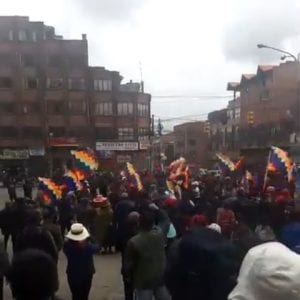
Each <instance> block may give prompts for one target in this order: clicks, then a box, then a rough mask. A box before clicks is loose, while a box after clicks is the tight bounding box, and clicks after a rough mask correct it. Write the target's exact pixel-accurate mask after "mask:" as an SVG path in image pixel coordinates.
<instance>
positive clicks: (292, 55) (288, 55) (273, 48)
mask: <svg viewBox="0 0 300 300" xmlns="http://www.w3.org/2000/svg"><path fill="white" fill-rule="evenodd" d="M257 48H259V49H262V48H265V49H271V50H274V51H277V52H280V53H283V54H284V56H282V57H281V59H282V60H284V59H286V58H288V57H291V58H292V59H293V60H294V61H298V62H299V54H298V58H297V57H296V56H295V55H294V54H292V53H290V52H288V51H285V50H281V49H278V48H275V47H271V46H267V45H264V44H257Z"/></svg>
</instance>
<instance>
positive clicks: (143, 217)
mask: <svg viewBox="0 0 300 300" xmlns="http://www.w3.org/2000/svg"><path fill="white" fill-rule="evenodd" d="M154 222H155V217H154V213H153V212H151V211H149V210H142V211H141V213H140V228H141V229H142V230H145V231H150V230H151V229H152V228H153V226H154Z"/></svg>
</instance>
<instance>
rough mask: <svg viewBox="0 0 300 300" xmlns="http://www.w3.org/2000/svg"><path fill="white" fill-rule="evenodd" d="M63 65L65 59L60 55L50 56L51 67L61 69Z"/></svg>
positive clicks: (49, 63)
mask: <svg viewBox="0 0 300 300" xmlns="http://www.w3.org/2000/svg"><path fill="white" fill-rule="evenodd" d="M62 65H63V59H62V57H61V56H60V55H50V56H49V57H48V66H49V67H55V68H58V67H61V66H62Z"/></svg>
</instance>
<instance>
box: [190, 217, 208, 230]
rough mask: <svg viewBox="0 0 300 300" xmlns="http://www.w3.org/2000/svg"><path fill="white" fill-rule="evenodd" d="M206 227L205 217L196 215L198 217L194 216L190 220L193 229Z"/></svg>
mask: <svg viewBox="0 0 300 300" xmlns="http://www.w3.org/2000/svg"><path fill="white" fill-rule="evenodd" d="M207 225H208V221H207V218H206V216H204V215H201V214H198V215H194V216H193V217H192V219H191V227H192V228H195V227H205V226H207Z"/></svg>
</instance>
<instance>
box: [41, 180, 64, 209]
mask: <svg viewBox="0 0 300 300" xmlns="http://www.w3.org/2000/svg"><path fill="white" fill-rule="evenodd" d="M38 181H39V185H38V190H39V191H42V192H43V202H44V204H45V205H55V204H56V203H57V201H58V200H60V199H61V197H62V190H61V186H59V185H58V184H56V183H55V182H54V181H53V180H52V179H50V178H45V177H38Z"/></svg>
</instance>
